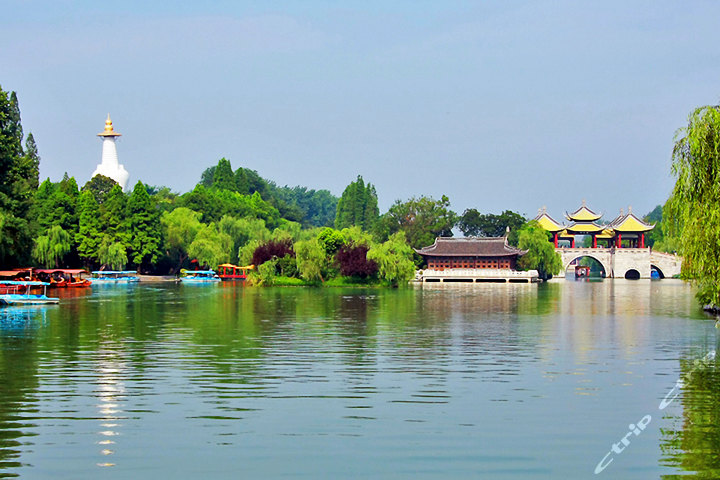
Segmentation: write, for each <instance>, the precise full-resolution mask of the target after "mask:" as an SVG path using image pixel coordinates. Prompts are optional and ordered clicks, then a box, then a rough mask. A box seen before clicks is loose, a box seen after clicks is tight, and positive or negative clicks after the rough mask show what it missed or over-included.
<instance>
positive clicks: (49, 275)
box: [35, 268, 92, 288]
mask: <svg viewBox="0 0 720 480" xmlns="http://www.w3.org/2000/svg"><path fill="white" fill-rule="evenodd" d="M35 273H36V274H37V276H38V277H40V279H41V280H42V281H47V282H48V283H50V288H87V287H90V286H91V285H92V282H91V281H90V280H89V279H88V278H84V277H85V275H89V273H88V271H87V270H83V269H69V268H55V269H38V270H35Z"/></svg>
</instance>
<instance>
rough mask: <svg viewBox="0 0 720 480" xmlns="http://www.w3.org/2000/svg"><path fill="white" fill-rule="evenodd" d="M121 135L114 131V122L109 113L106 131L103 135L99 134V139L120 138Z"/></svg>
mask: <svg viewBox="0 0 720 480" xmlns="http://www.w3.org/2000/svg"><path fill="white" fill-rule="evenodd" d="M119 136H121V134H120V133H117V132H116V131H115V130H114V129H113V124H112V120H110V114H109V113H108V116H107V120H105V130H104V131H103V132H102V133H98V137H119Z"/></svg>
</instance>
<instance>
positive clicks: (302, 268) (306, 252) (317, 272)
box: [266, 238, 327, 283]
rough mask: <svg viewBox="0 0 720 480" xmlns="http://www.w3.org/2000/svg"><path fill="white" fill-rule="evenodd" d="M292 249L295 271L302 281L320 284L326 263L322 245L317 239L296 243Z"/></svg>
mask: <svg viewBox="0 0 720 480" xmlns="http://www.w3.org/2000/svg"><path fill="white" fill-rule="evenodd" d="M294 248H295V259H296V262H297V269H298V272H299V273H300V276H301V277H302V278H303V280H306V281H308V282H311V283H317V282H322V281H323V267H324V265H325V263H326V261H327V260H326V259H327V254H326V253H325V248H324V247H323V245H322V244H321V243H320V242H319V241H318V239H317V238H313V239H310V240H305V241H300V242H296V243H295V245H294ZM266 263H267V262H266Z"/></svg>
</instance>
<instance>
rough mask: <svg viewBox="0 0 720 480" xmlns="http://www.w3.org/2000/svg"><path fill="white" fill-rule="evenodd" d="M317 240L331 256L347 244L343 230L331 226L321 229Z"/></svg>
mask: <svg viewBox="0 0 720 480" xmlns="http://www.w3.org/2000/svg"><path fill="white" fill-rule="evenodd" d="M317 240H318V243H319V244H320V246H321V247H322V248H323V250H324V251H325V254H326V255H329V256H332V255H335V254H336V253H337V251H338V250H339V249H340V247H342V246H343V245H345V236H344V235H343V234H342V232H339V231H338V230H335V229H334V228H330V227H325V228H323V229H322V230H320V233H319V234H318V237H317Z"/></svg>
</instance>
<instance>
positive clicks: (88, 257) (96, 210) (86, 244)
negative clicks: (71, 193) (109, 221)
mask: <svg viewBox="0 0 720 480" xmlns="http://www.w3.org/2000/svg"><path fill="white" fill-rule="evenodd" d="M100 230H101V225H100V207H99V206H98V203H97V201H96V200H95V196H94V195H93V193H92V192H91V191H89V190H86V191H84V192H83V193H82V194H80V198H79V199H78V233H76V234H75V243H76V245H77V251H78V254H79V255H80V258H81V259H83V260H84V261H85V263H86V265H89V264H91V263H92V262H93V261H94V260H97V258H98V248H99V247H100V242H101V241H102V236H101V233H100Z"/></svg>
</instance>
